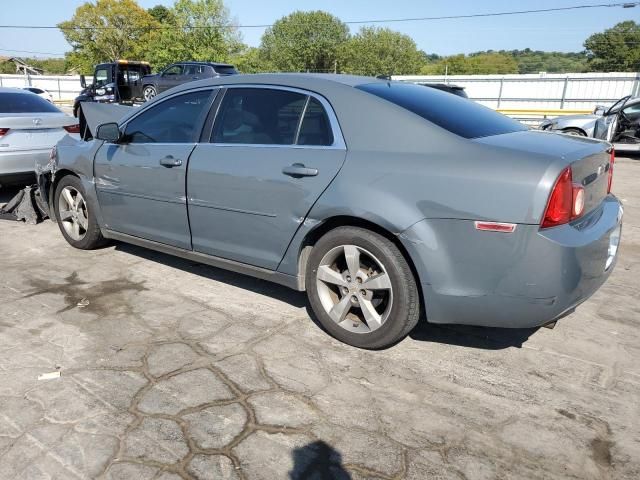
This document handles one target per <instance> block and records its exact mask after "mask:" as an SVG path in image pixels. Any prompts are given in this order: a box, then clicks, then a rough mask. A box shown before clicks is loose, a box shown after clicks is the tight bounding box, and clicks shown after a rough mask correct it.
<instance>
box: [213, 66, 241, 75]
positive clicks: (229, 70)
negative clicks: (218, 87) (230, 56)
mask: <svg viewBox="0 0 640 480" xmlns="http://www.w3.org/2000/svg"><path fill="white" fill-rule="evenodd" d="M214 68H215V70H216V73H217V74H218V75H235V74H236V73H238V71H237V70H236V67H219V66H216V67H214Z"/></svg>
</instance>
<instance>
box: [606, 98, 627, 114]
mask: <svg viewBox="0 0 640 480" xmlns="http://www.w3.org/2000/svg"><path fill="white" fill-rule="evenodd" d="M630 98H631V95H627V96H626V97H622V98H621V99H620V100H618V101H617V102H616V103H614V104H613V105H611V106H610V107H609V110H607V111H606V112H605V115H609V114H611V113H616V112H617V111H618V110H620V109H621V108H622V107H623V106H624V104H625V103H627V100H629V99H630Z"/></svg>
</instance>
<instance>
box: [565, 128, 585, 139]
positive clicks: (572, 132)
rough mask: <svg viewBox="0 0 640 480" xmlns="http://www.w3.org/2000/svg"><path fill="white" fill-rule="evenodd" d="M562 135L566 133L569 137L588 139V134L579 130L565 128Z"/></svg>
mask: <svg viewBox="0 0 640 480" xmlns="http://www.w3.org/2000/svg"><path fill="white" fill-rule="evenodd" d="M562 133H566V134H567V135H574V136H576V137H586V136H587V134H586V133H585V132H583V131H582V130H580V129H579V128H565V129H564V130H562Z"/></svg>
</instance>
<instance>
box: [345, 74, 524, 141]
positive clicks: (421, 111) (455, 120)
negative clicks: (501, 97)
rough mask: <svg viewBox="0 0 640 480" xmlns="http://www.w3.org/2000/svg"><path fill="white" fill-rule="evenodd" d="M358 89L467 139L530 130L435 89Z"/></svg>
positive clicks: (392, 85)
mask: <svg viewBox="0 0 640 480" xmlns="http://www.w3.org/2000/svg"><path fill="white" fill-rule="evenodd" d="M356 88H358V89H359V90H363V91H365V92H368V93H371V94H373V95H375V96H377V97H380V98H383V99H384V100H387V101H389V102H391V103H395V104H396V105H398V106H400V107H402V108H405V109H407V110H409V111H411V112H413V113H415V114H416V115H420V116H421V117H422V118H424V119H425V120H428V121H430V122H432V123H435V124H436V125H438V126H439V127H442V128H444V129H446V130H448V131H450V132H452V133H455V134H456V135H460V136H461V137H464V138H479V137H488V136H491V135H500V134H503V133H510V132H517V131H521V130H526V129H527V127H525V126H524V125H523V124H522V123H520V122H518V121H516V120H513V119H511V118H509V117H506V116H505V115H502V114H500V113H498V112H495V111H493V110H491V109H490V108H487V107H484V106H482V105H480V104H478V103H476V102H472V101H469V100H467V99H465V98H461V97H459V96H457V95H451V94H448V93H445V92H441V91H440V90H436V89H435V88H424V87H423V86H422V85H415V84H412V83H395V82H393V83H392V82H380V83H368V84H365V85H359V86H357V87H356Z"/></svg>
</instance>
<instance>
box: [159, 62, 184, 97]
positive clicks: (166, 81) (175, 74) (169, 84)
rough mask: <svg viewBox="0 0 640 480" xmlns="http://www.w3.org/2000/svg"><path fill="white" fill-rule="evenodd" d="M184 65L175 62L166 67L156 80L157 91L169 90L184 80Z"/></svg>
mask: <svg viewBox="0 0 640 480" xmlns="http://www.w3.org/2000/svg"><path fill="white" fill-rule="evenodd" d="M183 73H184V65H181V64H175V65H171V66H169V67H167V68H166V69H165V70H164V71H163V72H162V73H161V74H160V80H159V81H158V93H160V92H164V91H165V90H169V89H170V88H173V87H175V86H177V85H180V84H181V83H183V82H184V76H183Z"/></svg>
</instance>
